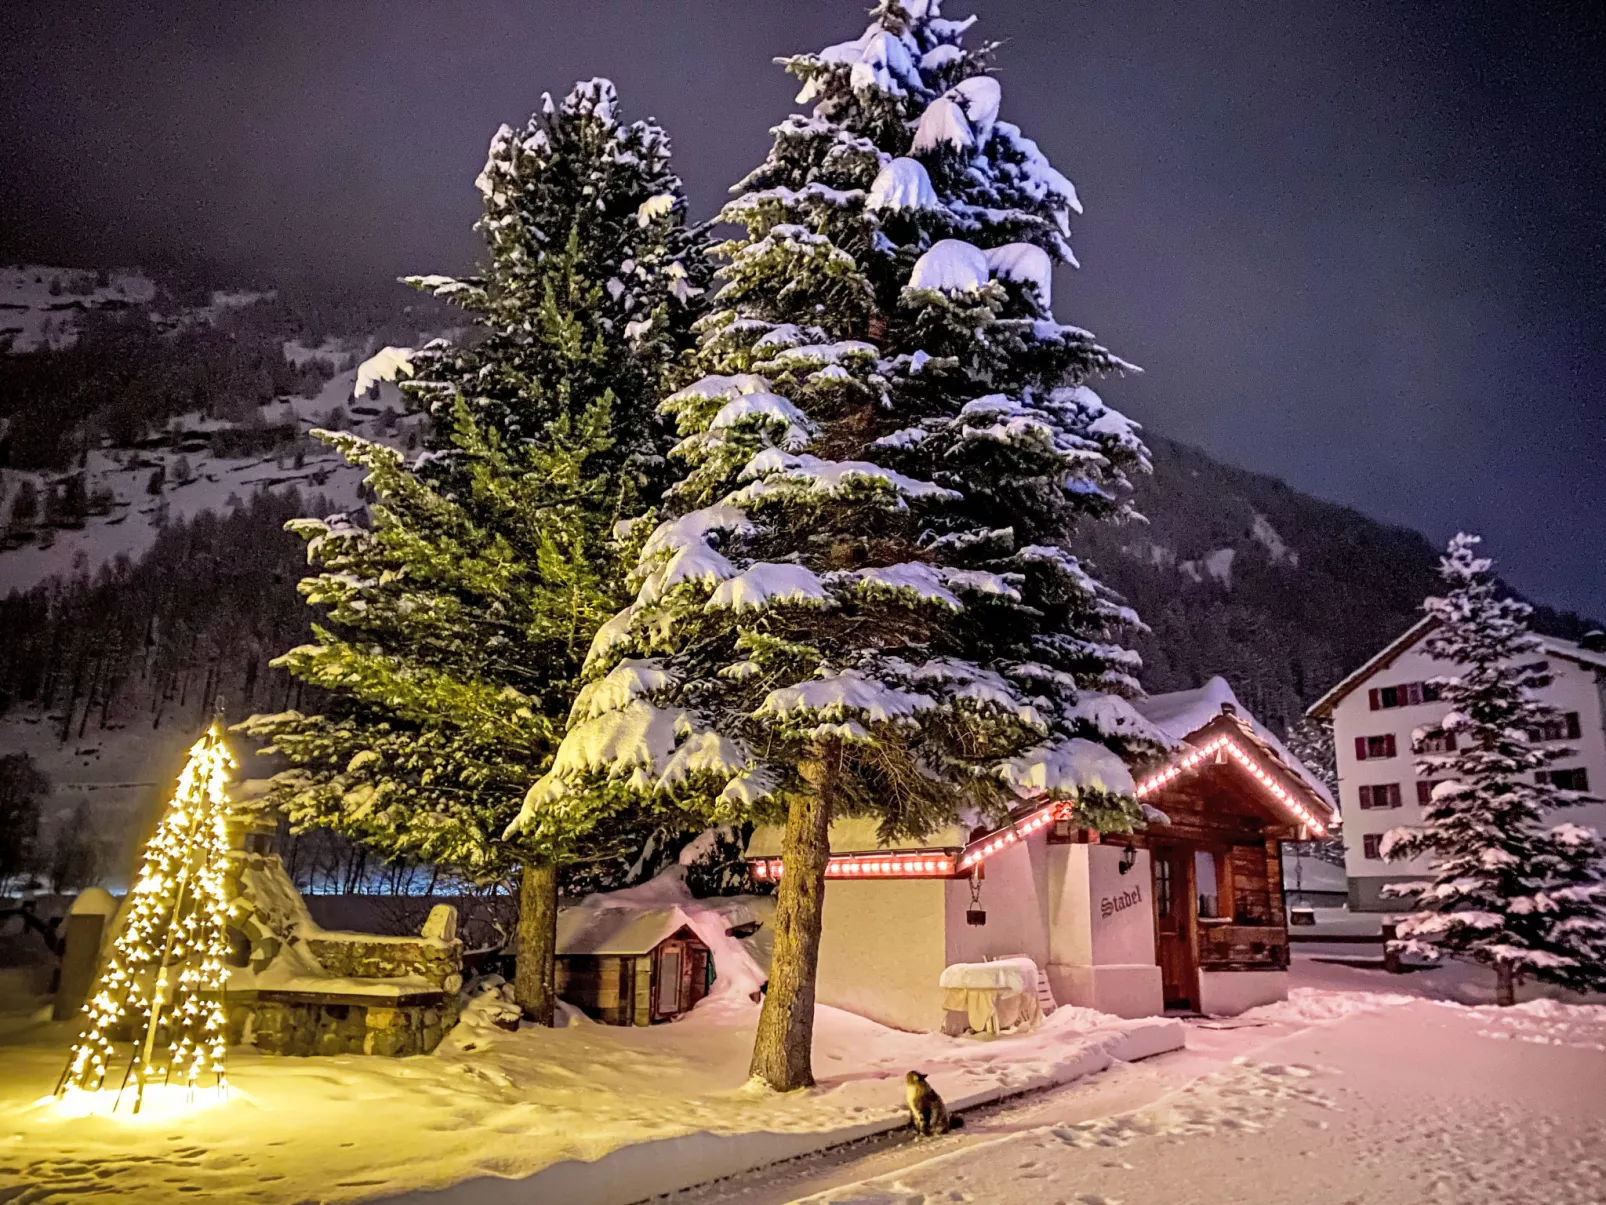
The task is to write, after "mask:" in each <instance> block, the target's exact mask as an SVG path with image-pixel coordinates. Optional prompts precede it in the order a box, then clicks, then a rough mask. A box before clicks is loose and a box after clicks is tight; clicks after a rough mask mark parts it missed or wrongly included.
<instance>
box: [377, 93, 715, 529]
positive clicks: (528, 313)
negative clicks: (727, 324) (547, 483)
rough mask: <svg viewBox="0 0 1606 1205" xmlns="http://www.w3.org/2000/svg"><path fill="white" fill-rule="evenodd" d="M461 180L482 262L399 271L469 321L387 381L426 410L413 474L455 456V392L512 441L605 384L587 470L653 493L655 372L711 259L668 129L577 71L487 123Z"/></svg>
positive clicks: (566, 414) (657, 479)
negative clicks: (518, 111) (600, 433)
mask: <svg viewBox="0 0 1606 1205" xmlns="http://www.w3.org/2000/svg"><path fill="white" fill-rule="evenodd" d="M475 184H476V185H477V186H478V188H479V191H480V194H481V197H482V198H483V203H484V213H483V215H482V216H481V218H480V220H479V223H478V225H477V226H476V229H477V230H478V231H479V232H480V233H481V234H482V235H483V236H484V238H485V242H486V248H487V251H488V252H489V256H490V260H489V267H488V268H487V270H486V271H485V272H484V273H482V274H481V275H479V276H475V277H462V278H458V277H447V276H417V277H411V278H409V281H408V283H410V284H412V285H414V286H416V287H418V288H420V289H424V290H426V291H428V292H431V293H433V294H434V295H435V296H436V297H440V298H442V299H444V300H446V301H449V302H451V303H452V304H454V305H457V306H459V307H460V308H462V309H464V310H466V311H468V314H469V316H470V318H471V319H472V320H473V322H474V325H475V328H476V331H477V333H478V338H476V339H475V340H472V341H462V342H456V343H451V342H445V341H441V342H437V343H434V344H431V345H430V346H428V347H426V348H424V349H422V350H421V351H420V352H418V353H417V354H416V355H414V356H412V357H410V363H409V366H408V368H407V379H404V380H402V381H401V382H400V384H401V387H402V390H403V392H404V393H406V394H408V395H409V398H410V400H412V401H413V402H414V403H415V404H417V405H419V406H421V407H422V408H424V409H427V410H428V411H429V412H430V413H431V414H432V415H433V416H434V417H435V418H436V420H437V422H436V426H435V430H434V434H433V437H432V439H431V441H430V447H431V450H432V451H433V452H434V453H435V455H434V456H432V457H427V458H426V459H425V461H424V464H425V466H426V469H425V472H426V475H428V476H431V477H434V478H437V479H444V480H446V481H450V480H451V479H452V473H453V466H455V465H457V464H458V463H459V462H460V461H461V459H462V455H463V454H462V451H461V449H459V448H457V447H456V440H455V435H454V427H455V425H456V422H457V420H456V417H455V411H456V408H457V407H458V406H459V405H461V406H464V407H466V409H467V411H468V413H469V415H470V417H471V418H472V419H473V420H474V421H475V423H477V424H478V425H479V426H481V427H482V428H484V429H486V430H488V431H494V432H495V433H496V434H498V435H499V436H501V437H502V438H503V439H504V440H505V441H508V442H510V443H516V442H518V441H521V440H534V441H540V440H541V439H543V438H545V436H546V433H547V431H548V429H549V428H550V427H551V425H552V424H553V423H555V422H560V421H563V420H565V418H571V419H572V417H573V415H575V414H576V413H577V412H578V411H579V410H581V409H583V408H584V407H585V406H587V405H589V404H591V403H592V402H594V401H595V400H596V399H599V398H608V399H610V401H611V404H612V406H613V408H614V413H613V414H612V416H611V420H610V421H611V425H612V430H613V444H612V446H611V447H609V448H606V449H599V450H598V451H597V452H596V453H595V454H594V456H593V458H592V465H591V467H592V471H594V472H598V471H599V472H603V473H606V474H607V475H608V477H609V479H610V480H614V481H618V482H621V483H623V482H626V481H629V480H631V479H634V480H636V481H637V482H638V483H639V485H640V487H641V488H643V489H645V491H646V494H647V498H648V501H649V502H652V501H656V498H657V494H658V493H659V492H661V490H662V489H663V487H664V485H665V484H667V478H666V475H665V468H666V463H665V461H664V458H663V450H664V448H665V447H666V446H667V445H666V436H667V435H668V431H667V428H666V425H665V423H664V420H663V418H662V416H661V415H659V414H658V412H657V403H658V400H659V399H660V397H661V396H662V394H661V393H660V392H659V385H660V384H661V382H662V379H663V374H664V373H665V372H666V371H667V370H668V369H669V368H670V367H671V366H672V365H673V364H674V362H675V359H676V357H677V355H678V353H679V352H680V350H682V349H683V348H685V346H686V345H687V343H688V342H690V339H689V331H690V326H691V322H692V320H693V318H694V317H695V315H696V313H697V312H698V311H697V307H696V306H694V305H691V304H688V303H689V302H690V301H691V300H692V299H693V298H694V297H696V296H698V295H699V294H701V293H702V292H704V286H706V284H707V277H708V272H709V267H710V265H709V262H708V259H707V256H706V255H705V254H703V249H704V247H705V245H706V242H707V239H706V237H705V235H704V233H703V232H702V231H701V230H700V229H696V228H687V227H686V225H685V215H686V198H685V190H684V187H683V186H682V184H681V181H680V178H679V177H678V176H676V175H675V173H674V169H673V166H672V164H671V159H670V145H669V135H668V134H667V133H665V131H664V129H663V127H661V126H659V125H658V124H657V123H655V122H653V121H650V120H649V121H635V122H631V123H629V124H625V123H624V122H623V121H622V120H621V118H620V116H619V100H618V96H617V94H616V92H615V90H614V86H613V84H612V83H611V82H609V81H608V80H605V79H593V80H589V81H586V82H584V83H580V84H577V85H575V87H574V90H573V91H572V92H570V93H569V95H568V96H567V97H565V98H564V100H563V101H562V103H561V104H554V103H553V100H552V97H551V96H550V95H547V96H543V97H542V111H541V112H540V113H538V114H535V115H533V116H532V117H531V118H530V120H529V121H528V123H526V125H525V126H524V128H523V129H522V130H514V129H512V128H511V127H509V126H505V125H504V126H503V127H502V128H501V129H500V130H498V131H497V133H496V136H495V137H494V138H493V139H492V140H491V147H490V152H489V154H488V156H487V158H486V162H485V167H484V169H483V170H482V171H481V172H480V174H479V176H478V178H477V179H476V181H475ZM627 513H634V510H633V509H632V510H629V511H627Z"/></svg>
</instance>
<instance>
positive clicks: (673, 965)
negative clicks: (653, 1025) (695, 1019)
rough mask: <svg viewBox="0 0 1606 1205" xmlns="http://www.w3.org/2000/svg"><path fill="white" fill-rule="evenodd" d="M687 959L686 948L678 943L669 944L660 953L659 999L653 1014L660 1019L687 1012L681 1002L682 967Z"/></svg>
mask: <svg viewBox="0 0 1606 1205" xmlns="http://www.w3.org/2000/svg"><path fill="white" fill-rule="evenodd" d="M685 958H686V948H685V946H684V945H682V944H681V943H680V942H678V941H671V942H667V943H666V944H665V945H664V947H663V949H662V950H660V951H659V953H658V999H657V1000H656V1002H655V1003H654V1005H653V1012H654V1013H655V1014H656V1015H658V1016H660V1017H672V1016H675V1015H676V1014H677V1013H682V1012H685V1011H686V1008H685V1005H684V1004H683V1003H682V1001H681V995H682V993H681V978H682V976H681V967H682V966H683V965H684V963H685Z"/></svg>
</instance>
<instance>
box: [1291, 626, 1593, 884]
mask: <svg viewBox="0 0 1606 1205" xmlns="http://www.w3.org/2000/svg"><path fill="white" fill-rule="evenodd" d="M1432 628H1433V621H1432V620H1430V619H1424V620H1422V621H1420V622H1419V623H1417V624H1416V625H1415V626H1413V627H1412V628H1411V629H1410V630H1409V631H1407V632H1406V633H1404V634H1403V635H1402V636H1400V637H1399V639H1397V640H1395V641H1394V642H1393V643H1392V644H1390V645H1389V646H1388V647H1387V648H1385V649H1383V650H1382V651H1381V652H1380V653H1378V654H1377V655H1376V656H1375V657H1373V658H1372V659H1371V660H1369V661H1368V662H1367V663H1366V664H1365V665H1363V666H1361V667H1360V668H1359V669H1358V670H1356V671H1355V672H1354V673H1352V674H1350V675H1349V677H1347V678H1345V679H1344V680H1343V681H1342V682H1340V683H1339V684H1338V685H1337V686H1335V687H1333V689H1332V690H1330V691H1328V692H1327V694H1325V695H1323V696H1322V697H1321V698H1320V699H1318V700H1317V701H1316V703H1315V704H1314V705H1313V706H1312V707H1311V708H1310V712H1309V714H1310V715H1312V716H1315V717H1317V718H1321V719H1328V720H1331V722H1332V725H1333V743H1334V746H1335V752H1336V753H1337V762H1338V791H1339V808H1340V810H1341V812H1342V814H1343V817H1344V824H1343V835H1344V855H1345V869H1346V871H1347V873H1348V877H1349V900H1350V908H1351V909H1353V910H1356V911H1365V912H1389V911H1398V910H1399V909H1400V908H1401V907H1402V903H1401V901H1399V900H1394V899H1385V898H1384V897H1383V895H1382V890H1383V887H1384V886H1385V885H1386V884H1388V883H1400V882H1412V881H1417V880H1420V879H1422V878H1423V877H1424V876H1425V875H1428V874H1431V872H1432V868H1431V865H1430V861H1429V859H1427V858H1414V859H1411V860H1408V861H1403V862H1386V861H1384V860H1383V855H1382V853H1381V851H1380V849H1379V844H1380V842H1381V841H1382V839H1383V834H1384V833H1386V832H1388V830H1389V829H1391V828H1398V827H1400V826H1401V825H1409V824H1416V823H1419V822H1420V821H1421V819H1422V811H1423V805H1424V804H1426V803H1427V801H1428V798H1429V793H1430V792H1431V790H1432V787H1433V783H1434V781H1435V780H1434V779H1432V778H1427V777H1424V776H1423V775H1420V774H1418V773H1417V772H1416V748H1415V747H1414V746H1413V737H1414V734H1416V733H1419V732H1421V733H1423V734H1425V736H1426V739H1427V742H1428V744H1427V748H1428V749H1433V748H1435V742H1438V743H1437V745H1436V748H1437V749H1440V750H1442V749H1444V748H1445V745H1444V744H1443V743H1442V742H1443V741H1444V740H1445V739H1446V738H1444V737H1442V736H1436V735H1435V729H1437V727H1438V725H1439V722H1440V721H1441V720H1442V719H1443V718H1444V714H1445V712H1446V711H1447V710H1448V707H1447V706H1446V705H1445V704H1444V703H1443V702H1441V701H1440V700H1439V699H1438V697H1437V692H1436V691H1435V690H1434V689H1433V687H1432V686H1431V685H1430V683H1431V681H1432V679H1434V678H1440V677H1445V676H1448V675H1452V674H1454V673H1455V667H1454V666H1451V665H1447V664H1446V663H1445V662H1443V661H1439V660H1437V659H1435V658H1433V657H1430V656H1429V655H1428V653H1427V651H1426V649H1425V648H1424V647H1423V644H1424V642H1425V640H1426V638H1427V636H1428V634H1429V632H1431V631H1432ZM1542 641H1543V645H1544V649H1543V651H1542V652H1541V653H1540V654H1538V655H1537V656H1536V657H1535V658H1534V660H1536V661H1543V662H1544V668H1545V670H1546V672H1548V673H1549V675H1550V685H1549V686H1547V687H1545V688H1544V689H1543V690H1541V691H1540V692H1539V695H1540V697H1541V698H1542V699H1544V701H1545V702H1547V703H1549V704H1550V705H1551V706H1553V707H1554V708H1556V710H1557V711H1558V712H1560V713H1561V715H1562V717H1563V718H1562V722H1561V723H1560V724H1558V725H1557V726H1556V728H1555V730H1554V731H1552V732H1547V733H1545V734H1543V735H1544V738H1545V739H1547V740H1550V741H1553V742H1554V744H1555V745H1556V746H1557V747H1565V748H1568V749H1570V750H1572V753H1571V754H1570V755H1569V756H1567V757H1565V758H1563V759H1561V760H1560V761H1558V762H1556V763H1555V764H1554V765H1553V766H1552V767H1550V769H1549V770H1547V771H1546V773H1548V774H1551V775H1553V776H1554V780H1555V782H1556V783H1557V785H1558V786H1565V787H1568V788H1571V789H1573V790H1584V791H1589V792H1591V793H1592V794H1595V795H1606V651H1599V650H1595V649H1591V648H1585V647H1584V646H1582V645H1578V644H1574V643H1573V642H1572V641H1569V640H1560V639H1555V638H1552V637H1543V638H1542ZM1556 819H1557V822H1558V823H1560V822H1561V821H1562V820H1570V821H1572V822H1574V823H1577V824H1583V825H1588V826H1589V827H1592V828H1595V829H1598V830H1600V831H1602V832H1606V803H1601V804H1585V805H1581V806H1578V807H1572V808H1567V809H1566V810H1565V814H1558V816H1557V817H1556Z"/></svg>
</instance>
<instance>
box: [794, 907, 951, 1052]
mask: <svg viewBox="0 0 1606 1205" xmlns="http://www.w3.org/2000/svg"><path fill="white" fill-rule="evenodd" d="M949 887H950V882H949V880H945V879H869V880H855V881H843V880H840V879H832V880H829V881H828V882H827V883H826V885H825V914H824V917H823V918H822V923H821V928H820V969H819V978H818V981H817V985H816V988H815V998H816V999H817V1000H818V1001H819V1002H820V1003H821V1004H830V1005H833V1006H834V1007H836V1008H843V1009H846V1010H848V1011H849V1012H853V1013H858V1014H859V1015H860V1016H862V1017H869V1018H870V1019H871V1020H873V1021H879V1022H881V1024H883V1025H890V1026H892V1027H894V1028H896V1029H909V1030H918V1031H925V1030H935V1029H940V1028H941V1027H942V1020H943V1012H942V989H941V987H940V986H939V983H938V981H939V980H940V979H941V978H942V969H943V967H944V966H946V965H947V960H946V957H945V955H946V948H945V938H944V933H945V929H946V925H945V921H944V908H945V896H946V894H947V891H948V889H949ZM963 923H964V917H963V915H961V916H960V924H961V925H963Z"/></svg>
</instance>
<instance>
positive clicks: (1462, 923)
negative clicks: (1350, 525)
mask: <svg viewBox="0 0 1606 1205" xmlns="http://www.w3.org/2000/svg"><path fill="white" fill-rule="evenodd" d="M1478 543H1479V540H1478V538H1477V537H1476V536H1469V535H1465V534H1461V535H1457V536H1456V537H1455V538H1454V539H1453V540H1451V541H1450V545H1449V549H1448V551H1447V553H1446V554H1445V556H1444V557H1443V558H1442V559H1441V576H1442V577H1443V579H1444V583H1445V586H1446V588H1447V589H1446V592H1445V594H1444V595H1443V596H1442V597H1435V598H1429V599H1428V600H1427V601H1426V602H1425V603H1424V604H1423V608H1424V610H1426V612H1427V613H1428V615H1430V616H1431V617H1432V618H1434V619H1436V620H1437V621H1438V625H1437V627H1436V628H1435V629H1434V630H1433V632H1432V634H1431V635H1430V636H1429V637H1428V639H1427V641H1426V642H1425V646H1424V647H1425V648H1426V649H1427V652H1428V653H1429V654H1430V655H1431V656H1433V657H1434V658H1436V659H1438V660H1440V661H1443V662H1444V663H1445V664H1446V665H1447V666H1450V667H1453V668H1452V671H1451V672H1450V673H1449V674H1446V675H1445V676H1444V677H1441V678H1438V679H1435V682H1436V684H1437V685H1438V687H1439V691H1440V696H1441V698H1442V699H1443V700H1444V701H1445V702H1446V703H1447V704H1448V705H1449V712H1448V714H1447V715H1446V716H1445V718H1444V720H1443V723H1442V730H1443V732H1444V733H1445V734H1446V736H1448V737H1450V738H1453V742H1454V746H1455V748H1454V749H1453V751H1451V752H1448V753H1434V754H1428V753H1423V754H1421V755H1420V756H1419V757H1418V759H1417V763H1416V768H1417V773H1418V774H1420V775H1421V776H1422V777H1423V778H1426V779H1429V780H1435V785H1434V787H1433V793H1432V801H1431V802H1430V803H1429V804H1428V806H1427V808H1426V809H1425V811H1424V814H1423V823H1422V824H1420V825H1416V826H1412V827H1406V828H1397V829H1393V830H1392V831H1390V832H1389V833H1387V834H1385V836H1384V838H1383V842H1382V846H1381V849H1382V853H1383V856H1384V857H1385V858H1388V859H1391V860H1395V859H1402V858H1412V857H1422V856H1426V857H1428V858H1429V859H1430V867H1431V870H1432V873H1433V879H1432V880H1431V881H1429V882H1419V883H1403V884H1392V885H1390V886H1388V887H1386V888H1384V891H1385V893H1386V894H1389V895H1393V896H1396V897H1405V898H1409V899H1412V900H1414V901H1415V904H1416V908H1417V911H1415V912H1413V913H1411V914H1410V915H1409V916H1406V917H1405V918H1403V919H1402V920H1401V921H1400V922H1399V924H1398V927H1397V933H1398V938H1399V939H1398V940H1397V941H1396V942H1394V943H1393V947H1394V948H1395V949H1396V950H1398V951H1401V952H1408V953H1412V954H1416V955H1420V956H1423V957H1426V958H1430V959H1437V958H1438V957H1439V956H1440V955H1441V954H1443V953H1450V954H1454V955H1456V956H1458V957H1462V958H1468V959H1471V960H1473V961H1475V962H1480V963H1483V964H1484V965H1486V966H1489V967H1491V968H1492V969H1493V970H1494V972H1495V982H1496V998H1497V1001H1498V1002H1499V1003H1500V1004H1503V1005H1509V1004H1513V1003H1515V1000H1516V985H1517V983H1518V982H1519V981H1520V980H1521V979H1523V978H1525V977H1527V976H1535V977H1538V978H1541V979H1547V980H1551V981H1553V982H1557V983H1561V984H1564V985H1566V986H1568V987H1573V988H1585V987H1589V986H1592V985H1596V986H1598V985H1599V984H1600V982H1601V977H1602V965H1603V963H1606V885H1603V884H1602V882H1601V881H1600V880H1601V879H1602V875H1603V868H1602V862H1601V857H1602V852H1603V847H1602V844H1601V840H1600V837H1599V835H1598V834H1597V833H1596V832H1595V831H1594V830H1593V829H1587V828H1583V827H1581V826H1579V825H1576V824H1570V823H1562V824H1552V821H1553V820H1554V819H1555V817H1554V816H1553V814H1552V813H1553V810H1554V809H1557V808H1561V807H1565V806H1567V805H1570V804H1576V803H1581V802H1586V801H1588V797H1587V796H1585V795H1583V794H1582V793H1581V792H1578V791H1571V790H1563V789H1562V788H1560V787H1558V786H1556V785H1555V784H1554V783H1552V782H1550V781H1549V780H1548V776H1547V774H1546V771H1545V767H1547V766H1549V765H1551V764H1552V763H1553V762H1555V761H1557V760H1559V759H1561V758H1564V757H1567V756H1569V755H1571V754H1572V753H1573V750H1571V749H1568V748H1566V747H1564V746H1560V745H1557V744H1556V743H1554V741H1552V740H1548V739H1547V736H1549V735H1550V734H1553V733H1554V732H1555V731H1556V730H1557V726H1558V723H1560V721H1561V716H1560V714H1559V713H1558V712H1557V711H1556V709H1555V708H1553V707H1551V706H1550V704H1548V703H1545V702H1543V701H1542V700H1541V699H1540V698H1539V697H1538V695H1537V694H1536V693H1535V692H1536V691H1537V690H1539V689H1541V688H1543V687H1544V686H1546V685H1547V684H1548V683H1549V680H1550V679H1549V676H1548V674H1547V672H1546V669H1545V662H1544V660H1543V648H1544V646H1543V643H1542V642H1541V641H1540V640H1539V638H1538V637H1536V636H1535V635H1533V633H1531V632H1530V631H1529V630H1528V623H1527V620H1528V615H1529V612H1530V610H1531V608H1530V607H1529V606H1528V605H1527V604H1526V603H1523V602H1520V601H1518V600H1517V599H1514V598H1509V597H1502V596H1501V591H1500V590H1499V588H1498V586H1497V583H1496V582H1495V579H1494V577H1493V575H1492V574H1491V572H1490V569H1491V562H1490V561H1489V560H1488V559H1487V558H1485V557H1480V556H1478V555H1477V551H1476V549H1477V545H1478ZM1561 730H1562V731H1565V725H1564V724H1562V725H1561ZM1423 735H1425V734H1423Z"/></svg>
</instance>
